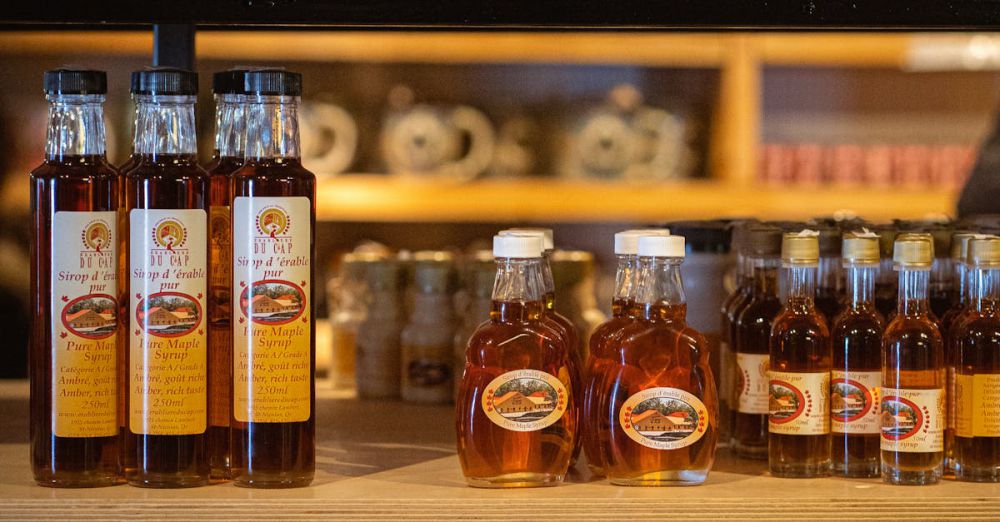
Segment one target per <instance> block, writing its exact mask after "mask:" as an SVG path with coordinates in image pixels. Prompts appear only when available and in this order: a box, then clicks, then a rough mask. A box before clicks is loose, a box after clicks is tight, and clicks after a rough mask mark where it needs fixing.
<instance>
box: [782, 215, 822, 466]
mask: <svg viewBox="0 0 1000 522" xmlns="http://www.w3.org/2000/svg"><path fill="white" fill-rule="evenodd" d="M781 264H782V287H781V294H782V295H781V298H782V299H781V301H782V308H781V312H779V313H778V316H777V317H775V319H774V324H773V325H772V326H771V339H770V352H771V353H770V367H769V370H768V385H769V394H768V395H769V397H768V409H769V411H770V413H769V416H768V431H769V434H768V465H769V467H770V469H771V474H772V475H775V476H778V477H793V478H798V477H818V476H823V475H829V474H830V469H831V458H830V370H831V369H832V368H831V366H832V351H831V345H830V333H829V330H828V328H827V324H826V320H825V319H824V318H823V315H822V314H821V313H820V312H819V310H818V309H817V308H816V305H815V301H814V296H815V294H816V272H817V266H818V264H819V241H818V239H817V235H816V233H815V232H812V231H809V230H806V231H803V232H800V233H786V234H785V235H784V238H783V240H782V245H781Z"/></svg>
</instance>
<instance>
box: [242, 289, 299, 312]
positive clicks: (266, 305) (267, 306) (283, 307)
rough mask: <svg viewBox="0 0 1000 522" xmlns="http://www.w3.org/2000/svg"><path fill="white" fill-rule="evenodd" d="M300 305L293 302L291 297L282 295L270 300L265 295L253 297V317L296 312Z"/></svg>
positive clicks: (293, 298) (293, 299) (293, 297)
mask: <svg viewBox="0 0 1000 522" xmlns="http://www.w3.org/2000/svg"><path fill="white" fill-rule="evenodd" d="M300 307H301V305H300V304H299V303H298V301H296V300H295V296H293V295H290V294H289V295H283V296H280V297H277V298H271V297H268V296H266V295H263V294H261V295H255V296H254V297H253V314H254V315H271V314H279V313H283V312H296V311H298V310H299V308H300Z"/></svg>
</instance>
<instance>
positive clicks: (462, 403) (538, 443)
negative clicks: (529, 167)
mask: <svg viewBox="0 0 1000 522" xmlns="http://www.w3.org/2000/svg"><path fill="white" fill-rule="evenodd" d="M493 244H494V251H493V254H494V257H495V258H496V262H497V276H496V282H495V284H494V289H493V305H492V308H491V310H490V320H489V322H487V323H484V324H482V325H481V326H480V327H479V328H477V329H476V332H475V333H474V334H473V335H472V337H471V338H470V339H469V343H468V347H467V349H466V364H465V371H464V373H463V376H462V384H461V386H460V389H459V395H458V400H457V402H456V435H457V439H458V456H459V461H460V462H461V464H462V471H463V473H464V474H465V478H466V481H467V482H468V484H469V485H470V486H475V487H485V488H505V487H532V486H551V485H556V484H558V483H560V482H562V480H563V478H564V477H565V475H566V472H567V469H568V468H569V464H570V459H571V458H572V454H573V448H574V439H575V437H576V436H577V416H576V415H574V414H573V412H574V410H575V401H576V397H575V396H574V395H573V389H574V386H573V382H572V379H573V376H572V374H573V372H572V358H571V355H570V352H571V350H572V347H571V346H570V345H569V344H568V343H567V342H566V339H565V336H564V335H563V333H562V332H559V331H557V330H556V329H554V327H553V326H552V323H551V321H548V320H547V319H546V308H545V283H544V277H543V266H542V265H543V261H542V242H541V240H540V239H539V238H538V237H535V236H495V237H494V243H493Z"/></svg>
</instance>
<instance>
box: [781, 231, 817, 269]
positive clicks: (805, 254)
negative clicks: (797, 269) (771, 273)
mask: <svg viewBox="0 0 1000 522" xmlns="http://www.w3.org/2000/svg"><path fill="white" fill-rule="evenodd" d="M781 262H782V263H784V264H786V265H797V266H809V265H817V264H819V233H818V232H816V231H813V230H803V231H802V232H786V233H785V235H784V236H783V237H782V240H781Z"/></svg>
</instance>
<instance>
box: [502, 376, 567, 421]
mask: <svg viewBox="0 0 1000 522" xmlns="http://www.w3.org/2000/svg"><path fill="white" fill-rule="evenodd" d="M568 400H569V393H568V392H567V391H566V386H565V385H564V384H563V383H562V381H560V380H559V379H557V378H556V377H555V376H553V375H551V374H548V373H545V372H541V371H538V370H514V371H512V372H507V373H504V374H502V375H500V376H499V377H497V378H496V379H493V380H492V381H490V383H489V384H488V385H487V386H486V391H485V393H483V401H482V405H483V411H484V412H486V416H487V417H489V419H490V420H491V421H493V423H494V424H496V425H498V426H500V427H501V428H505V429H508V430H511V431H538V430H541V429H544V428H547V427H549V426H551V425H553V424H555V423H556V422H557V421H558V420H559V419H561V418H562V416H563V414H564V413H566V408H567V407H568Z"/></svg>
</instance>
